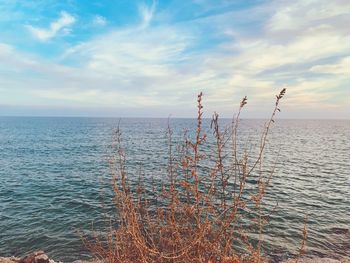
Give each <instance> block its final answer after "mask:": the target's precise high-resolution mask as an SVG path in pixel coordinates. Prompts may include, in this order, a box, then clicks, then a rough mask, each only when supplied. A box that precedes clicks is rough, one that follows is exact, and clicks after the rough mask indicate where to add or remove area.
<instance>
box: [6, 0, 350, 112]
mask: <svg viewBox="0 0 350 263" xmlns="http://www.w3.org/2000/svg"><path fill="white" fill-rule="evenodd" d="M348 25H350V1H346V0H333V1H329V0H295V1H263V0H255V1H253V0H251V1H249V0H245V1H243V0H242V1H239V0H237V1H233V0H231V1H229V0H215V1H214V0H211V1H209V0H193V1H180V0H174V1H161V0H158V1H132V0H108V1H107V0H99V1H93V0H91V1H83V0H80V1H78V0H61V1H53V0H37V1H32V0H26V1H17V0H0V92H1V96H0V115H40V116H115V117H119V116H121V117H167V116H168V115H169V114H171V115H172V116H174V117H193V116H194V115H195V97H196V94H197V93H199V92H200V91H203V92H204V94H205V96H204V106H205V110H206V112H207V116H210V115H211V113H212V112H213V111H218V112H219V113H220V114H221V115H222V116H224V117H230V116H232V114H233V113H234V109H235V108H236V106H237V105H238V103H239V101H240V99H241V98H242V97H243V96H245V95H247V96H248V105H247V106H249V108H247V112H246V113H245V116H246V117H256V118H261V117H266V116H267V115H268V112H269V110H270V109H271V107H273V100H274V95H275V94H276V93H277V92H278V91H279V90H280V89H282V88H287V96H286V98H285V100H284V101H283V105H282V109H283V111H282V114H281V117H282V118H349V112H350V93H349V89H350V88H349V84H350V27H349V26H348Z"/></svg>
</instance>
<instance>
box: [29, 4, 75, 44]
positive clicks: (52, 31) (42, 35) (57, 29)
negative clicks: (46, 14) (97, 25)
mask: <svg viewBox="0 0 350 263" xmlns="http://www.w3.org/2000/svg"><path fill="white" fill-rule="evenodd" d="M75 21H76V19H75V17H74V16H72V15H71V14H69V13H67V12H65V11H62V12H61V16H60V18H59V19H58V20H56V21H54V22H52V23H51V24H50V26H49V28H48V29H43V28H37V27H34V26H31V25H28V26H27V28H28V30H29V31H30V32H31V33H32V35H33V36H34V37H36V38H37V39H39V40H40V41H47V40H49V39H51V38H54V37H55V36H56V35H57V34H59V33H63V34H65V35H66V34H69V33H70V30H71V29H70V26H71V25H73V24H74V23H75Z"/></svg>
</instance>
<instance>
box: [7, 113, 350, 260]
mask: <svg viewBox="0 0 350 263" xmlns="http://www.w3.org/2000/svg"><path fill="white" fill-rule="evenodd" d="M264 123H265V120H254V119H242V120H240V126H239V127H240V128H239V129H240V133H239V135H240V136H242V137H241V138H238V139H239V140H241V141H240V145H241V146H242V147H246V149H251V148H254V147H257V146H258V145H259V143H260V135H261V132H262V131H263V127H264ZM221 124H222V127H226V126H227V127H229V126H230V124H231V121H230V120H229V119H223V120H221ZM203 125H204V127H203V132H205V133H207V134H208V141H210V140H212V139H210V138H212V137H213V136H212V130H211V129H210V120H209V119H205V120H204V121H203ZM168 126H170V127H171V129H172V130H173V138H172V140H173V141H174V144H176V142H177V141H181V140H182V138H183V134H184V132H186V131H187V133H188V131H190V132H189V134H190V135H189V136H191V131H193V130H195V128H196V120H195V119H176V118H174V119H156V118H121V119H120V118H80V117H74V118H73V117H0V257H1V256H12V255H14V256H21V255H25V254H27V253H29V252H32V251H34V250H44V251H45V252H46V253H47V254H48V255H49V256H50V257H51V258H53V259H54V260H56V261H63V262H73V261H74V260H78V259H89V258H90V255H89V252H88V251H87V249H86V248H85V247H84V245H83V242H82V239H81V236H82V235H89V234H91V233H93V232H94V231H100V232H102V233H103V231H104V230H105V229H106V228H108V227H109V225H108V218H110V216H111V215H110V213H113V212H114V210H113V208H111V207H110V206H111V204H112V198H113V193H112V191H111V170H110V164H109V160H110V159H111V157H112V155H113V153H112V152H113V151H112V145H113V136H114V133H115V130H116V129H117V128H118V127H119V129H120V130H121V132H122V144H123V146H124V148H125V151H126V156H127V169H128V172H129V177H131V178H135V180H136V178H138V177H139V176H141V177H143V180H146V181H147V180H151V178H156V179H157V178H158V179H160V180H161V178H162V177H164V175H165V174H166V171H167V162H168V136H167V129H168ZM192 135H193V134H192ZM268 144H269V145H270V146H269V147H268V148H267V151H268V154H269V156H270V157H266V159H265V160H266V161H267V162H274V164H275V171H274V175H273V178H272V181H271V184H270V187H269V188H268V190H267V192H268V200H269V201H270V202H271V203H270V205H271V204H275V205H273V211H272V212H271V215H270V220H269V224H268V225H267V226H266V230H265V231H264V243H265V244H267V245H266V246H265V247H264V250H265V251H266V254H268V255H269V257H270V259H271V262H278V261H280V260H283V259H286V258H290V257H293V256H296V255H298V253H299V248H300V244H301V242H302V239H303V228H304V225H305V222H306V227H307V231H308V235H307V239H306V255H308V256H318V257H331V258H343V257H348V256H349V255H350V120H287V119H276V121H275V123H274V124H273V127H272V130H271V133H270V134H269V137H268ZM152 180H153V179H152ZM271 200H272V201H271Z"/></svg>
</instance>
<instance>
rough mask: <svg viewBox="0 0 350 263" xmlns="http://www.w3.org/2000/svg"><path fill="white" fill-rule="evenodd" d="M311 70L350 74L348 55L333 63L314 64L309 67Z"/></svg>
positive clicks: (349, 57)
mask: <svg viewBox="0 0 350 263" xmlns="http://www.w3.org/2000/svg"><path fill="white" fill-rule="evenodd" d="M310 71H311V72H316V73H324V74H335V75H346V74H348V75H349V74H350V56H348V57H345V58H343V59H341V60H340V61H338V62H336V63H333V64H323V65H316V66H313V67H312V68H311V69H310Z"/></svg>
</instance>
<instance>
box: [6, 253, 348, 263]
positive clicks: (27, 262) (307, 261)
mask: <svg viewBox="0 0 350 263" xmlns="http://www.w3.org/2000/svg"><path fill="white" fill-rule="evenodd" d="M93 262H96V261H85V260H75V261H73V263H93ZM100 262H104V261H100ZM296 262H297V263H350V259H347V258H344V259H340V260H337V259H331V258H319V257H314V258H301V259H299V260H297V259H287V260H284V261H282V262H281V263H296ZM0 263H62V262H57V261H54V260H52V259H50V258H49V257H48V256H47V255H46V254H45V252H44V251H42V250H39V251H35V252H33V253H31V254H29V255H27V256H24V257H22V258H18V257H14V256H12V257H0Z"/></svg>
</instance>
